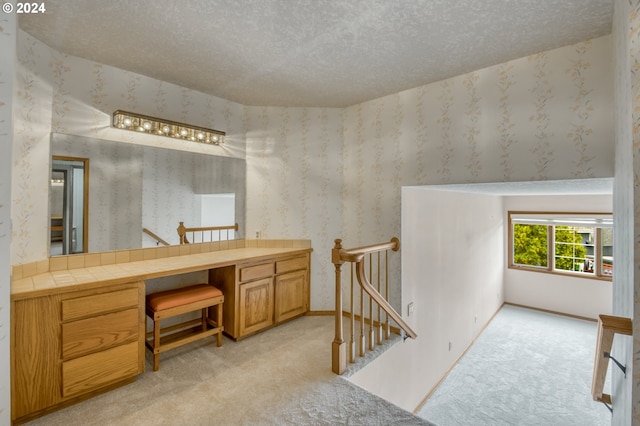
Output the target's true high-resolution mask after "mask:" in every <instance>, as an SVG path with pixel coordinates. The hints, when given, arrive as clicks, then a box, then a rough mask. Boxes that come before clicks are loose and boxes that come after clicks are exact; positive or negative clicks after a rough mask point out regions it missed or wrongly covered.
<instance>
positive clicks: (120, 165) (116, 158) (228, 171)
mask: <svg viewBox="0 0 640 426" xmlns="http://www.w3.org/2000/svg"><path fill="white" fill-rule="evenodd" d="M51 152H52V154H53V155H60V156H74V157H84V158H88V159H90V161H91V180H90V182H89V194H90V197H89V210H88V211H89V214H88V219H89V220H88V223H89V229H88V231H89V235H90V238H89V240H88V252H99V251H109V250H125V249H133V248H141V247H156V245H157V243H158V240H156V239H154V238H153V237H151V236H150V235H148V234H146V233H144V232H143V228H146V229H148V230H149V231H151V232H153V233H154V234H156V235H157V236H158V237H160V238H162V239H163V240H166V241H167V242H168V243H170V244H172V245H173V244H179V238H178V233H177V227H178V224H179V223H180V222H181V221H183V222H184V223H185V225H186V226H189V227H198V226H211V225H210V221H211V220H213V219H212V218H213V216H214V213H212V212H215V215H216V216H218V215H219V214H223V213H225V212H226V216H224V219H221V220H225V221H227V220H228V222H227V223H224V225H229V224H233V223H238V225H239V229H238V233H239V235H237V236H236V238H242V236H243V235H244V231H243V229H244V215H245V213H244V212H245V169H246V166H245V160H244V159H240V158H233V157H221V156H216V155H206V154H201V153H193V152H186V151H177V150H171V149H166V148H159V147H151V146H142V145H136V144H130V143H123V142H115V141H108V140H103V139H96V138H89V137H84V136H75V135H66V134H61V133H53V134H52V137H51ZM52 193H53V192H52ZM212 194H218V195H216V196H214V195H212ZM219 194H225V195H224V196H220V195H219ZM230 203H232V204H233V209H232V210H231V212H230V210H229V207H230V205H229V204H230ZM230 214H231V215H233V216H235V220H233V219H231V220H229V219H230V216H229V215H230ZM233 216H231V217H233Z"/></svg>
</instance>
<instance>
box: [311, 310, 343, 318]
mask: <svg viewBox="0 0 640 426" xmlns="http://www.w3.org/2000/svg"><path fill="white" fill-rule="evenodd" d="M335 314H336V311H309V312H307V313H306V314H305V315H307V316H317V317H319V316H333V315H335Z"/></svg>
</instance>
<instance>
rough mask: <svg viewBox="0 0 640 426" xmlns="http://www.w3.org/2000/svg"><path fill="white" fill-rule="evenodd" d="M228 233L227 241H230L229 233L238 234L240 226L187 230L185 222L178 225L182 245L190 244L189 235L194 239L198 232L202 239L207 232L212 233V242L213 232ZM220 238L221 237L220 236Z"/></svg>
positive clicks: (204, 227) (203, 227)
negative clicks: (234, 232)
mask: <svg viewBox="0 0 640 426" xmlns="http://www.w3.org/2000/svg"><path fill="white" fill-rule="evenodd" d="M225 230H226V231H227V240H228V239H229V233H228V231H231V230H233V231H236V232H238V224H237V223H236V224H234V225H224V226H202V227H197V228H187V227H186V226H184V222H180V225H178V237H179V238H180V244H190V242H189V239H188V238H187V233H191V237H192V239H193V238H194V234H195V233H196V232H198V233H200V234H202V237H203V238H204V233H205V232H209V233H210V237H211V239H210V241H212V240H213V232H214V231H225ZM218 236H220V234H218ZM220 239H222V238H220Z"/></svg>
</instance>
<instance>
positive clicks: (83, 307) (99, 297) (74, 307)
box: [62, 288, 138, 321]
mask: <svg viewBox="0 0 640 426" xmlns="http://www.w3.org/2000/svg"><path fill="white" fill-rule="evenodd" d="M134 306H138V289H137V288H131V289H127V290H120V291H112V292H110V293H103V294H96V295H94V296H85V297H78V298H75V299H68V300H63V301H62V321H69V320H75V319H80V318H84V317H88V316H93V315H99V314H102V313H105V312H111V311H117V310H122V309H126V308H131V307H134Z"/></svg>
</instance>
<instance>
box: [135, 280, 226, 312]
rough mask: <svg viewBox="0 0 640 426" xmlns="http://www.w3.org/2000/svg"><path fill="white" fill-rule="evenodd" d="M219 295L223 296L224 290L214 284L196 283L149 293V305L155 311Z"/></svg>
mask: <svg viewBox="0 0 640 426" xmlns="http://www.w3.org/2000/svg"><path fill="white" fill-rule="evenodd" d="M218 296H222V292H221V291H220V290H219V289H217V288H215V287H214V286H212V285H209V284H196V285H192V286H189V287H183V288H176V289H173V290H166V291H160V292H158V293H152V294H149V295H147V306H148V307H150V308H151V309H152V310H153V311H163V310H165V309H170V308H174V307H176V306H182V305H188V304H189V303H194V302H199V301H200V300H204V299H210V298H213V297H218Z"/></svg>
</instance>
